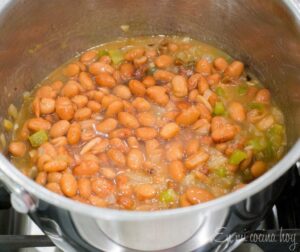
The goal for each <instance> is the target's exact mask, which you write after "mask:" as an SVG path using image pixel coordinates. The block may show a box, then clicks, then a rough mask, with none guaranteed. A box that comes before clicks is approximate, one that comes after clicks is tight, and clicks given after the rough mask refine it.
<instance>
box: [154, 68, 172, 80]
mask: <svg viewBox="0 0 300 252" xmlns="http://www.w3.org/2000/svg"><path fill="white" fill-rule="evenodd" d="M174 76H175V75H174V74H173V73H172V72H169V71H166V70H156V71H155V73H154V74H153V77H154V79H155V80H157V81H163V82H169V81H171V80H172V79H173V78H174Z"/></svg>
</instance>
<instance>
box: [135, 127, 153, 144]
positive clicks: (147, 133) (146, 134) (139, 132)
mask: <svg viewBox="0 0 300 252" xmlns="http://www.w3.org/2000/svg"><path fill="white" fill-rule="evenodd" d="M135 134H136V136H137V138H138V139H140V140H143V141H147V140H151V139H153V138H155V137H156V136H157V131H156V130H155V129H153V128H150V127H141V128H138V129H136V131H135Z"/></svg>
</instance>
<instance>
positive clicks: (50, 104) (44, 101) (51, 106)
mask: <svg viewBox="0 0 300 252" xmlns="http://www.w3.org/2000/svg"><path fill="white" fill-rule="evenodd" d="M39 108H40V112H41V114H43V115H47V114H51V113H53V112H54V110H55V100H54V99H52V98H41V100H40V104H39Z"/></svg>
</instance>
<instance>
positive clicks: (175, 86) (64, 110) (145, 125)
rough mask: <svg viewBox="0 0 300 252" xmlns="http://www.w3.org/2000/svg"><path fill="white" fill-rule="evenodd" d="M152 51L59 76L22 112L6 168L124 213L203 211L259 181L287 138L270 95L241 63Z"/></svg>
mask: <svg viewBox="0 0 300 252" xmlns="http://www.w3.org/2000/svg"><path fill="white" fill-rule="evenodd" d="M149 40H151V42H152V43H149V41H147V39H144V40H142V41H143V43H142V44H141V43H140V44H139V45H136V44H134V43H133V44H132V45H131V44H130V43H129V42H128V41H126V42H124V44H123V46H120V45H119V44H118V47H117V48H113V49H111V48H112V47H113V46H111V45H114V44H113V43H112V44H111V45H107V46H102V47H100V48H99V49H92V50H89V51H87V52H85V53H83V54H82V55H81V56H80V57H79V58H76V59H74V60H72V61H71V62H70V63H69V64H67V65H65V66H64V67H62V68H60V69H58V70H57V71H56V72H57V73H58V74H57V75H56V76H59V77H57V79H56V80H54V81H53V82H51V83H49V81H48V83H47V81H46V83H44V84H43V85H41V86H39V87H38V88H37V89H36V90H35V92H33V94H32V96H31V98H30V102H27V103H26V104H27V105H26V104H25V103H24V104H25V105H24V106H23V108H22V110H21V113H20V118H22V119H20V120H19V122H18V126H19V128H18V129H17V130H16V132H15V134H14V138H13V141H12V142H11V143H10V145H9V152H10V154H11V158H12V161H13V162H14V163H15V164H16V165H17V166H18V165H20V164H22V165H20V166H22V167H21V168H24V167H25V168H26V169H23V171H24V172H25V173H27V174H28V171H31V176H32V177H34V179H35V181H36V182H37V183H39V184H40V185H42V186H45V187H46V188H47V189H49V190H51V191H53V192H55V193H57V194H60V195H65V196H66V197H69V198H72V199H74V200H77V201H80V202H83V203H87V204H92V205H95V206H99V207H110V208H117V209H127V210H158V209H165V208H176V207H185V206H190V205H194V204H199V203H203V202H206V201H209V200H212V199H214V198H216V197H219V196H222V195H224V194H227V193H229V192H231V191H234V190H236V189H239V188H241V187H243V186H244V184H246V183H248V182H250V181H251V180H253V179H254V178H256V177H259V176H261V175H262V174H263V173H264V172H266V171H267V169H268V167H269V166H270V165H271V164H272V163H273V162H275V161H276V160H278V159H279V158H280V156H281V153H282V149H283V145H284V136H285V132H284V128H283V119H282V114H281V112H280V111H279V110H278V109H277V108H276V107H275V105H273V104H272V102H271V94H270V92H269V91H268V89H266V88H263V87H262V86H261V85H260V84H259V83H258V82H257V81H256V80H250V81H249V76H247V74H246V73H245V72H244V64H243V63H242V62H240V61H236V60H235V61H232V60H231V59H230V58H229V57H227V58H226V57H217V56H216V53H215V51H214V53H212V54H211V55H210V53H209V52H210V51H209V50H206V52H205V54H202V55H193V53H192V52H193V51H195V48H196V49H197V48H201V47H203V45H202V44H199V45H198V44H197V43H196V42H195V41H193V42H191V40H186V39H182V38H161V37H160V38H156V40H155V39H154V38H151V39H150V38H149ZM153 41H154V42H153ZM107 48H108V49H107ZM205 48H206V47H205ZM207 48H210V47H207ZM211 50H212V49H211ZM214 50H215V49H214ZM182 55H184V56H186V58H182ZM180 56H181V57H180ZM22 111H23V116H22ZM24 111H27V112H28V111H29V112H28V113H27V114H26V113H25V112H24ZM24 113H25V114H24ZM272 132H273V135H272V134H271V133H272ZM274 132H275V133H274ZM274 134H275V136H274ZM279 138H280V139H279ZM257 139H258V140H257ZM260 139H264V142H260V141H261V140H260ZM274 139H275V140H276V141H277V142H276V144H277V148H276V149H274V147H272V148H273V149H271V152H270V149H267V148H270V143H271V144H272V145H273V146H275V144H274V141H275V140H274ZM278 139H279V140H278ZM270 153H271V154H270ZM268 155H269V156H268ZM270 155H271V156H270Z"/></svg>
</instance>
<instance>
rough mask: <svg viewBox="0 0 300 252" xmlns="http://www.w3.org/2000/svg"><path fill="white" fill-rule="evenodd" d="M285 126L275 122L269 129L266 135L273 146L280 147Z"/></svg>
mask: <svg viewBox="0 0 300 252" xmlns="http://www.w3.org/2000/svg"><path fill="white" fill-rule="evenodd" d="M283 132H284V131H283V126H282V125H280V124H277V123H276V124H274V125H273V126H272V127H271V128H270V129H268V131H267V133H266V135H267V138H268V140H269V141H270V142H271V143H272V145H273V148H275V149H278V148H279V147H280V146H281V144H282V141H283Z"/></svg>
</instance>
